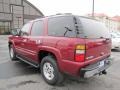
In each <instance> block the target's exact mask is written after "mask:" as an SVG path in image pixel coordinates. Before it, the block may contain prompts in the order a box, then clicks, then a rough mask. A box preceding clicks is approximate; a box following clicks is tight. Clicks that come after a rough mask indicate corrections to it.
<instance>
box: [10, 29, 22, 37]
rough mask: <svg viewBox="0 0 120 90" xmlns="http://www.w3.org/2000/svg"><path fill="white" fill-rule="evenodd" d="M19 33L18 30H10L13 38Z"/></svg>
mask: <svg viewBox="0 0 120 90" xmlns="http://www.w3.org/2000/svg"><path fill="white" fill-rule="evenodd" d="M19 33H20V29H13V30H11V34H12V35H13V36H19Z"/></svg>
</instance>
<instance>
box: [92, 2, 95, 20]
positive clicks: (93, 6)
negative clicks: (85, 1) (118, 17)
mask: <svg viewBox="0 0 120 90" xmlns="http://www.w3.org/2000/svg"><path fill="white" fill-rule="evenodd" d="M94 4H95V2H94V0H93V1H92V17H93V18H94V8H95V5H94Z"/></svg>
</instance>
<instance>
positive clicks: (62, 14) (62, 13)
mask: <svg viewBox="0 0 120 90" xmlns="http://www.w3.org/2000/svg"><path fill="white" fill-rule="evenodd" d="M64 14H67V15H72V13H57V14H56V15H64Z"/></svg>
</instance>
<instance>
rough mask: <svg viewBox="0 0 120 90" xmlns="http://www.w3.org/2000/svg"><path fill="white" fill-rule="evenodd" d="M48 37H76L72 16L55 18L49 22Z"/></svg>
mask: <svg viewBox="0 0 120 90" xmlns="http://www.w3.org/2000/svg"><path fill="white" fill-rule="evenodd" d="M48 35H49V36H61V37H76V33H75V25H74V20H73V17H72V16H61V17H53V18H50V19H49V20H48Z"/></svg>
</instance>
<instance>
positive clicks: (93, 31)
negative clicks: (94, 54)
mask: <svg viewBox="0 0 120 90" xmlns="http://www.w3.org/2000/svg"><path fill="white" fill-rule="evenodd" d="M79 19H80V22H81V24H82V29H83V34H84V37H87V38H110V33H109V30H108V29H107V28H106V26H105V25H104V24H103V23H101V22H99V21H96V20H92V19H87V18H81V17H80V18H79Z"/></svg>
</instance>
